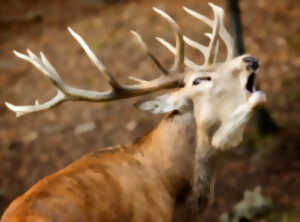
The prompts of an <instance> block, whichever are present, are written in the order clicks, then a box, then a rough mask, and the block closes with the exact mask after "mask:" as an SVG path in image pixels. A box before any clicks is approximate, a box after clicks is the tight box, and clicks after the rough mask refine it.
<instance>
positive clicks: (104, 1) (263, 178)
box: [0, 0, 300, 222]
mask: <svg viewBox="0 0 300 222" xmlns="http://www.w3.org/2000/svg"><path fill="white" fill-rule="evenodd" d="M213 2H214V3H215V4H217V5H220V6H222V7H224V8H226V9H228V1H227V0H213ZM0 3H1V4H0V215H1V212H3V210H4V209H5V208H6V207H7V205H8V204H9V202H10V201H11V200H12V199H14V198H15V197H16V196H18V195H20V194H21V193H23V192H24V191H25V190H27V189H28V188H29V187H30V186H32V185H33V184H34V183H35V182H37V180H39V179H40V178H42V177H44V176H46V175H48V174H50V173H52V172H54V171H56V170H58V169H61V168H63V167H64V166H66V165H67V164H69V163H71V162H72V161H73V160H75V159H77V158H79V157H80V156H82V155H84V154H85V153H88V152H90V151H93V150H95V149H96V148H100V147H106V146H111V145H114V144H120V143H128V142H130V141H132V140H133V139H135V138H137V137H139V136H141V135H143V134H145V133H146V132H147V131H149V130H150V129H151V128H152V127H153V126H154V125H155V124H156V123H157V122H158V121H159V119H160V118H161V117H160V116H150V115H149V114H146V113H143V112H141V111H138V110H136V109H135V108H134V107H133V104H134V103H135V102H136V101H137V99H130V100H126V101H118V102H110V103H104V104H92V103H91V104H88V103H71V102H70V103H65V104H62V105H60V106H59V107H56V108H55V109H53V110H50V111H47V112H43V113H37V114H33V115H28V116H25V117H21V118H18V119H17V118H16V117H15V115H14V113H12V112H10V111H8V109H7V108H6V107H5V106H4V104H3V102H4V101H9V102H11V103H13V104H20V105H21V104H33V102H34V100H35V99H37V98H38V99H39V101H40V102H43V101H45V100H47V99H49V98H51V97H52V96H54V95H55V89H54V87H53V86H51V84H50V83H49V81H47V80H46V79H45V78H44V77H43V76H42V74H40V73H39V71H37V70H36V69H35V68H34V67H33V66H32V65H30V64H28V63H26V62H24V61H22V60H20V59H17V58H16V57H15V56H13V54H12V50H13V49H16V50H19V51H21V52H24V51H25V50H26V48H30V49H31V50H32V51H34V52H37V53H38V52H39V51H40V50H41V51H43V52H44V53H45V54H46V56H47V57H48V59H49V60H50V61H51V62H52V64H53V65H54V66H55V67H56V69H57V70H58V71H59V73H60V74H61V76H62V77H63V79H64V80H65V81H66V82H68V83H69V84H71V85H72V86H75V87H81V88H86V89H98V90H101V89H107V88H108V86H107V84H106V82H105V80H104V79H103V77H102V76H101V75H99V73H98V72H97V70H96V68H95V67H93V65H92V64H91V63H90V62H89V60H88V58H87V57H86V55H85V54H84V52H83V50H82V49H81V48H80V46H79V45H78V44H77V43H76V42H75V40H74V39H72V37H71V36H70V34H69V33H68V32H67V30H66V27H67V26H71V27H72V28H73V29H74V30H75V31H76V32H78V33H79V34H81V35H82V36H83V37H84V38H85V40H86V41H87V43H88V44H89V45H90V46H91V48H92V49H93V50H94V52H95V53H96V54H97V55H98V56H99V57H100V58H101V60H102V61H103V62H104V63H105V64H106V66H107V67H108V68H109V69H110V70H111V72H112V73H113V74H114V75H115V76H116V77H117V78H118V79H119V80H121V81H123V82H129V80H128V78H127V76H128V75H135V76H137V77H141V78H146V79H151V78H153V77H155V76H157V75H158V74H159V72H158V70H157V68H156V67H155V66H153V64H152V63H151V61H150V60H149V59H148V58H147V57H146V56H145V55H144V54H143V53H142V50H141V49H140V48H139V47H138V46H137V45H136V42H135V41H134V39H133V38H132V36H131V35H130V33H129V30H131V29H133V30H136V31H138V32H139V33H140V34H141V35H142V36H143V38H144V40H145V41H146V42H147V43H148V45H149V46H150V48H151V50H152V51H153V53H154V54H156V55H157V56H159V58H160V60H161V61H162V63H163V64H165V65H171V64H172V61H173V58H172V55H171V54H169V52H168V51H167V50H166V49H165V48H163V47H162V46H161V45H159V43H158V42H156V41H155V39H154V37H155V36H161V37H164V38H166V39H168V40H170V41H174V40H173V35H172V32H171V30H170V29H169V27H168V26H167V24H166V23H165V22H164V21H162V20H161V18H160V17H159V16H157V15H156V14H155V13H154V12H153V10H152V9H151V7H152V6H156V7H159V8H161V9H164V10H166V11H167V12H168V13H169V14H171V15H172V16H173V17H174V18H175V19H176V21H177V22H178V23H179V24H180V25H181V27H182V29H183V30H184V33H185V34H186V35H188V36H190V37H191V38H193V39H195V40H198V41H200V42H203V43H207V39H206V38H205V37H203V33H204V32H206V31H210V30H209V28H208V27H207V26H205V25H204V24H203V23H201V22H200V21H197V20H195V19H193V18H192V17H191V16H189V15H187V14H186V13H184V11H183V10H182V9H181V7H182V6H183V5H184V6H187V7H189V8H192V9H194V10H196V11H199V12H200V13H202V14H205V15H208V16H212V12H211V9H210V8H209V7H208V5H207V1H204V0H203V1H199V0H185V1H174V0H163V1H162V0H161V1H150V0H147V1H146V0H144V1H143V0H139V1H130V0H127V1H124V0H64V1H61V0H51V1H43V0H10V1H4V0H0ZM239 3H240V12H241V14H240V15H241V19H242V24H241V25H242V27H243V37H244V39H243V41H244V45H245V51H246V52H247V53H250V54H253V55H256V56H257V57H258V58H259V59H260V63H261V68H260V72H259V79H260V87H261V88H262V89H264V90H265V91H266V93H267V96H268V102H267V104H266V107H265V108H266V110H267V111H268V115H269V117H270V118H271V119H272V120H273V121H274V122H275V123H276V127H277V128H278V130H277V131H276V132H272V133H267V134H262V133H261V130H260V129H259V128H258V127H257V124H256V122H257V121H256V120H254V119H253V120H252V121H251V123H250V124H249V126H248V128H247V132H246V134H245V139H244V142H243V144H242V145H241V146H240V147H238V148H237V149H235V150H234V151H231V152H227V153H224V154H223V155H222V157H221V158H220V160H219V163H220V165H222V166H223V167H219V168H218V172H217V183H216V202H215V203H214V205H213V206H212V207H211V208H210V209H208V210H207V212H206V214H205V215H204V219H206V220H209V221H217V220H218V217H219V215H220V214H221V213H223V212H225V211H228V210H229V209H230V208H231V207H232V206H233V205H234V204H235V203H236V202H238V201H239V200H240V199H241V198H242V195H243V193H244V191H245V190H246V189H253V188H254V187H256V186H257V185H260V186H261V187H262V191H263V193H264V195H266V196H268V197H270V198H271V199H272V201H273V204H274V206H275V208H274V209H275V210H273V211H272V213H271V214H269V215H268V216H266V217H264V218H261V219H259V221H282V222H288V221H300V147H299V146H300V130H299V129H300V128H299V127H300V117H299V110H300V109H299V108H300V87H299V83H300V72H299V71H300V69H299V68H300V23H299V21H300V2H299V1H298V0H277V1H273V0H251V1H249V0H248V1H246V0H240V1H239ZM226 19H227V20H226V21H227V25H229V16H228V13H227V18H226ZM224 48H225V47H224V46H223V47H221V49H222V51H223V55H224ZM187 51H188V56H189V57H190V58H192V59H193V60H194V61H196V62H199V63H201V61H202V57H201V55H200V54H199V52H197V51H195V50H192V49H190V48H187ZM264 121H266V120H264V119H263V122H264Z"/></svg>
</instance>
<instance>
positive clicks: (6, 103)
mask: <svg viewBox="0 0 300 222" xmlns="http://www.w3.org/2000/svg"><path fill="white" fill-rule="evenodd" d="M4 104H5V106H6V107H7V108H8V109H10V110H11V111H13V112H15V113H16V117H20V116H23V115H25V113H24V112H21V111H17V106H15V105H13V104H11V103H8V102H5V103H4Z"/></svg>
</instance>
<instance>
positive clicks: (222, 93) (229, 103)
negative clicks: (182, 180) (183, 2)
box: [139, 3, 266, 149]
mask: <svg viewBox="0 0 300 222" xmlns="http://www.w3.org/2000/svg"><path fill="white" fill-rule="evenodd" d="M209 5H210V6H211V8H212V9H213V12H214V20H211V19H209V18H207V17H205V16H203V15H200V14H199V13H197V12H195V11H193V10H190V9H187V8H184V10H185V11H186V12H187V13H188V14H190V15H192V16H194V17H196V18H197V19H199V20H201V21H203V22H205V23H206V24H207V25H209V26H210V27H211V28H212V30H213V31H212V34H206V35H207V36H208V37H209V38H210V42H209V45H208V46H203V45H201V44H199V43H197V42H195V41H193V40H191V39H189V38H188V37H185V36H184V41H185V42H186V43H187V44H188V45H190V46H191V47H194V48H196V49H198V50H200V52H202V53H203V55H204V64H203V65H197V64H195V63H193V62H192V61H190V60H189V59H187V58H185V60H184V62H185V64H186V65H187V66H188V67H189V70H188V71H186V74H185V77H184V86H183V87H182V88H180V89H178V90H176V91H174V92H172V93H169V94H166V95H163V96H159V97H157V98H156V99H154V100H152V101H147V102H144V103H142V104H140V106H139V107H140V108H141V109H143V110H148V111H151V112H152V113H165V112H170V111H174V110H177V111H181V112H185V111H193V112H194V116H195V119H196V122H197V126H198V130H199V131H201V134H202V137H203V136H204V135H206V136H207V139H208V140H209V141H210V143H211V145H212V146H214V147H215V148H217V149H225V148H229V147H233V146H236V145H238V144H239V143H240V142H241V140H242V135H243V129H244V126H245V123H246V122H247V120H248V119H249V117H250V114H251V113H252V112H253V111H254V110H255V108H256V107H258V106H259V105H261V104H263V103H264V102H265V100H266V97H265V94H264V93H263V92H262V91H258V90H256V84H255V78H256V72H257V70H258V68H259V63H258V60H257V59H256V58H254V57H252V56H250V55H243V56H239V57H236V58H234V56H233V51H234V48H233V41H232V38H231V36H230V35H229V33H228V32H227V30H226V28H225V26H224V21H223V19H224V11H223V9H222V8H220V7H218V6H215V5H213V4H212V3H209ZM219 39H222V40H223V41H224V43H225V45H226V47H227V58H226V60H225V61H224V62H217V54H218V50H219ZM158 40H159V41H160V42H161V43H162V44H163V45H164V46H166V47H167V48H168V49H169V50H170V51H171V52H173V53H176V50H175V47H173V46H172V45H171V44H170V43H168V42H167V41H165V40H163V39H161V38H158ZM203 134H204V135H203Z"/></svg>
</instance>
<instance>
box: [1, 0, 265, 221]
mask: <svg viewBox="0 0 300 222" xmlns="http://www.w3.org/2000/svg"><path fill="white" fill-rule="evenodd" d="M210 6H211V7H212V9H213V12H214V20H211V19H209V18H207V17H205V16H203V15H201V14H199V13H197V12H195V11H193V10H190V9H187V8H184V10H185V11H186V12H187V13H188V14H190V15H192V16H194V17H196V18H197V19H200V20H202V21H203V22H205V23H206V24H207V25H209V26H210V27H211V28H212V33H211V34H207V35H206V36H207V37H209V38H210V43H209V45H208V46H203V45H200V44H199V43H197V42H195V41H193V40H191V39H189V38H188V37H185V36H183V35H182V31H181V30H180V28H179V26H178V25H177V24H176V22H175V21H174V20H173V19H172V18H171V17H170V16H169V15H167V14H166V13H165V12H163V11H161V10H159V9H154V10H155V11H156V12H157V13H158V14H160V15H161V16H162V17H163V18H164V19H166V20H167V21H168V23H169V24H170V25H171V26H172V28H173V30H174V32H175V36H176V46H175V47H174V46H172V45H171V44H170V43H168V42H166V41H165V40H163V39H161V38H158V40H159V42H161V43H162V44H163V45H164V46H166V47H167V48H168V49H169V50H170V51H171V52H172V53H174V54H175V62H174V65H173V67H172V68H171V69H170V70H167V69H165V68H164V67H163V66H162V65H161V64H160V63H159V61H158V60H157V59H156V58H155V57H154V55H153V54H152V53H151V52H150V51H149V49H148V48H147V46H146V44H145V43H144V42H143V40H142V39H141V37H140V36H139V35H138V34H137V33H136V32H132V33H133V34H134V35H135V37H136V38H137V40H138V41H139V43H140V44H141V46H142V49H143V50H144V51H145V52H146V53H147V54H148V55H149V57H150V58H151V59H152V61H153V62H154V63H155V64H156V65H157V67H158V68H159V69H160V71H161V72H162V73H163V75H162V76H160V77H159V78H157V79H154V80H151V81H145V80H141V79H136V78H132V80H135V81H136V82H138V84H134V85H124V84H121V83H119V82H117V81H116V80H115V79H114V78H113V76H112V75H111V74H110V73H109V72H108V70H107V69H106V67H105V66H104V65H103V64H102V62H101V61H100V60H98V59H97V57H96V56H95V55H94V54H93V52H92V51H91V50H90V48H89V47H88V45H87V44H86V43H85V42H84V40H83V39H82V38H81V37H80V36H79V35H78V34H77V33H75V32H74V31H73V30H71V29H69V31H70V32H71V34H72V35H73V37H74V38H75V39H76V40H77V41H78V42H79V44H80V45H81V46H82V47H83V49H84V51H85V52H86V53H87V55H88V57H89V58H90V60H91V61H92V62H93V63H94V64H95V65H96V67H97V68H98V69H99V70H100V71H101V72H102V74H103V75H104V77H105V78H106V79H107V80H108V83H109V84H110V85H111V87H112V89H111V91H107V92H98V91H90V90H83V89H76V88H73V87H71V86H69V85H67V84H65V83H64V82H63V80H62V79H61V77H60V76H59V74H58V73H57V71H56V70H55V68H54V67H53V66H52V65H51V64H50V62H49V61H48V60H47V58H46V57H45V56H44V54H43V53H41V55H40V57H38V56H36V55H35V54H34V53H32V52H31V51H30V50H28V55H24V54H21V53H19V52H15V54H16V55H17V56H18V57H20V58H22V59H24V60H26V61H28V62H30V63H32V64H33V65H34V66H36V67H37V68H38V69H39V70H40V71H41V72H42V73H43V74H44V75H45V76H46V77H47V78H48V79H50V80H51V82H52V83H53V84H54V85H55V87H56V88H57V90H58V91H57V95H56V96H55V97H54V98H53V99H51V100H49V101H48V102H45V103H43V104H39V103H38V102H36V103H35V105H33V106H14V105H12V104H9V103H6V105H7V107H8V108H9V109H11V110H13V111H14V112H16V114H17V116H22V115H25V114H28V113H32V112H38V111H43V110H47V109H50V108H52V107H54V106H56V105H58V104H60V103H62V102H64V101H68V100H72V101H75V100H81V101H82V100H86V101H94V102H103V101H110V100H117V99H123V98H128V97H133V96H139V95H144V94H146V93H151V92H155V91H158V90H160V89H169V88H176V90H174V91H172V92H170V93H167V94H164V95H162V96H159V97H156V98H155V99H153V100H150V101H146V102H143V103H140V104H139V105H138V107H139V108H140V109H142V110H145V111H150V112H152V113H155V114H156V113H168V114H166V116H165V117H164V118H163V119H162V121H161V122H160V124H159V125H158V127H157V128H155V129H154V130H153V131H151V132H150V133H149V134H148V135H146V136H144V137H143V138H141V139H139V140H138V141H137V142H135V143H133V144H130V145H124V146H123V145H119V146H117V147H114V148H109V149H108V150H105V151H102V150H101V151H95V152H93V153H90V154H88V155H86V156H84V157H82V158H81V159H80V160H78V161H75V162H74V163H73V164H71V165H69V166H68V167H66V168H65V169H63V170H61V171H58V172H57V173H54V174H53V175H50V176H48V177H46V178H44V179H42V180H41V181H39V182H38V183H37V184H36V185H34V186H33V187H32V188H31V189H30V190H29V191H27V192H26V193H25V194H23V195H22V196H21V197H19V198H18V199H16V200H15V201H14V202H13V203H12V204H11V205H10V207H9V208H8V209H7V210H6V212H5V213H4V214H3V217H2V220H1V222H21V221H22V222H50V221H51V222H60V221H64V222H87V221H89V222H100V221H101V222H114V221H125V222H140V221H164V222H171V221H194V220H195V218H196V217H197V216H198V214H199V213H200V212H201V210H202V209H203V208H204V207H205V206H206V204H207V200H208V195H209V193H210V189H209V188H210V183H211V167H212V159H213V158H212V157H213V156H214V154H215V153H217V151H220V150H225V149H229V148H232V147H234V146H236V145H238V144H239V143H240V142H241V141H242V136H243V132H244V127H245V125H246V122H247V121H248V120H249V117H250V115H251V113H253V111H254V110H255V108H256V107H258V106H260V105H262V104H263V103H264V102H265V95H264V93H263V92H262V91H258V90H256V87H255V76H256V72H257V69H258V61H257V59H255V58H254V57H252V56H249V55H243V56H240V57H237V58H234V57H233V44H232V38H231V36H230V35H229V33H228V32H227V30H226V28H225V26H224V21H223V17H224V11H223V9H222V8H220V7H218V6H215V5H213V4H211V3H210ZM219 40H223V42H224V43H225V45H226V47H227V58H226V60H225V61H224V62H217V54H218V49H219ZM184 42H185V43H187V44H188V45H189V46H191V47H194V48H196V49H197V50H199V51H201V52H202V53H203V54H204V64H203V65H197V64H195V63H193V62H192V61H190V60H189V59H188V58H186V57H185V55H184ZM186 66H187V67H186Z"/></svg>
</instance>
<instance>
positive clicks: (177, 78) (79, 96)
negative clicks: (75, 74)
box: [5, 9, 184, 117]
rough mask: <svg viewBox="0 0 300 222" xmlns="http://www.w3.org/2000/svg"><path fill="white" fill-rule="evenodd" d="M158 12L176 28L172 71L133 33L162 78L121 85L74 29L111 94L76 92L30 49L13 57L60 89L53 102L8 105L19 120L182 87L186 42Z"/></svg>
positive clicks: (172, 21)
mask: <svg viewBox="0 0 300 222" xmlns="http://www.w3.org/2000/svg"><path fill="white" fill-rule="evenodd" d="M155 11H156V12H158V13H160V14H161V15H162V16H163V17H164V18H165V19H167V21H168V22H169V23H170V24H171V25H172V27H173V29H174V30H175V33H176V48H177V53H176V57H175V63H174V66H173V68H172V69H171V70H170V71H169V70H166V69H165V68H164V67H163V66H162V65H161V64H160V63H159V61H158V60H157V59H156V58H155V57H154V55H153V54H152V53H151V52H150V51H149V49H148V47H147V46H146V44H145V43H144V42H143V40H142V39H141V37H140V36H139V35H138V34H137V33H136V32H133V31H132V33H133V34H134V35H135V37H136V38H137V39H138V42H139V43H140V44H141V46H142V48H143V49H144V51H145V52H146V53H147V54H148V56H149V57H150V58H151V59H152V60H153V61H154V63H155V64H156V65H157V67H158V68H159V69H160V70H161V71H162V73H163V75H161V76H160V77H158V78H156V79H154V80H152V81H145V80H140V79H137V78H133V77H131V79H133V80H136V81H138V82H139V84H134V85H125V84H121V83H119V82H118V81H117V80H116V79H115V78H114V77H113V76H112V75H111V74H110V72H109V71H108V70H107V69H106V67H105V66H104V65H103V64H102V62H101V61H100V60H99V59H98V58H97V57H96V56H95V54H94V53H93V52H92V50H91V49H90V48H89V47H88V45H87V44H86V43H85V41H84V40H83V39H82V37H81V36H80V35H78V34H77V33H75V32H74V31H73V30H72V29H71V28H68V30H69V32H70V33H71V35H72V36H73V37H74V38H75V39H76V40H77V41H78V43H79V44H80V45H81V47H82V48H83V49H84V51H85V52H86V54H87V56H88V57H89V59H90V60H91V61H92V63H94V65H95V66H96V67H97V68H98V70H99V71H100V72H101V73H102V74H103V75H104V77H105V78H106V79H107V80H108V83H109V85H110V86H111V87H112V90H111V91H104V92H98V91H92V90H84V89H77V88H73V87H71V86H69V85H67V84H66V83H64V82H63V80H62V79H61V77H60V76H59V74H58V73H57V71H56V70H55V68H54V67H53V66H52V65H51V64H50V62H49V61H48V59H47V58H46V57H45V55H44V54H43V53H42V52H41V53H40V58H39V57H38V56H36V55H35V54H34V53H32V52H31V51H30V50H27V53H28V55H24V54H22V53H19V52H17V51H14V54H15V55H16V56H17V57H19V58H21V59H23V60H26V61H28V62H30V63H31V64H33V65H34V66H35V67H36V68H37V69H39V70H40V71H41V72H42V73H43V74H44V75H45V76H46V77H47V78H48V79H49V80H50V81H51V82H52V83H53V84H54V85H55V87H56V88H57V94H56V96H55V97H54V98H52V99H51V100H49V101H47V102H45V103H43V104H39V102H38V101H37V100H36V102H35V104H34V105H29V106H15V105H12V104H10V103H7V102H6V103H5V105H6V106H7V107H8V108H9V109H11V110H12V111H14V112H15V113H16V115H17V117H19V116H22V115H26V114H29V113H32V112H39V111H43V110H47V109H50V108H52V107H54V106H56V105H58V104H60V103H62V102H64V101H70V100H72V101H75V100H79V101H93V102H103V101H111V100H117V99H123V98H129V97H134V96H139V95H143V94H148V93H152V92H155V91H158V90H160V89H167V88H175V87H178V86H179V85H180V84H181V81H182V79H183V75H181V73H182V72H183V71H184V67H183V58H184V49H183V40H182V35H181V33H180V29H179V28H178V26H177V25H176V23H175V22H174V20H172V19H171V17H170V16H168V15H167V14H166V13H164V12H162V11H161V10H158V9H155ZM171 71H172V72H175V71H176V72H177V73H176V74H174V75H172V76H170V75H168V74H169V73H170V72H171Z"/></svg>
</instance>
